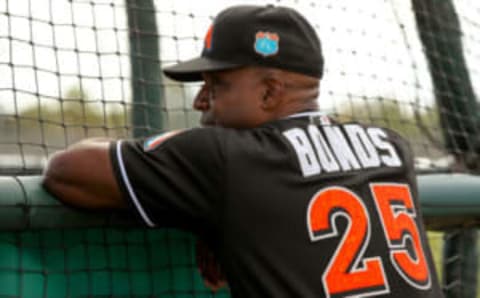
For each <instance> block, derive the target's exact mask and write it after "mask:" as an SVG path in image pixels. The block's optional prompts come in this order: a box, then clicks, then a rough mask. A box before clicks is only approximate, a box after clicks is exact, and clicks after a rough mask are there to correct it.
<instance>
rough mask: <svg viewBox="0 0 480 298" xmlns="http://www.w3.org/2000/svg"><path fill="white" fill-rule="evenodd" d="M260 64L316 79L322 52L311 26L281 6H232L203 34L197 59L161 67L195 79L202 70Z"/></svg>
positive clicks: (172, 74) (174, 74) (175, 75)
mask: <svg viewBox="0 0 480 298" xmlns="http://www.w3.org/2000/svg"><path fill="white" fill-rule="evenodd" d="M242 66H265V67H273V68H279V69H284V70H288V71H292V72H297V73H301V74H305V75H308V76H313V77H317V78H319V79H320V78H321V77H322V75H323V56H322V50H321V45H320V39H319V38H318V36H317V33H316V32H315V29H314V28H313V27H312V25H311V24H310V23H309V22H308V21H307V20H306V19H305V18H304V17H303V16H302V15H301V14H300V13H298V12H297V11H296V10H294V9H292V8H288V7H282V6H273V5H267V6H254V5H239V6H232V7H229V8H227V9H225V10H223V11H221V12H220V13H219V14H218V15H217V17H216V18H215V20H214V22H213V24H212V25H211V27H210V29H209V30H208V32H207V35H206V37H205V42H204V48H203V51H202V54H201V56H200V57H198V58H194V59H192V60H188V61H185V62H181V63H178V64H176V65H173V66H170V67H167V68H165V69H164V70H163V71H164V73H165V74H166V75H167V76H168V77H170V78H171V79H174V80H177V81H184V82H189V81H201V80H202V76H201V74H202V72H208V71H217V70H227V69H232V68H238V67H242Z"/></svg>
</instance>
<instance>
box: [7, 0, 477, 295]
mask: <svg viewBox="0 0 480 298" xmlns="http://www.w3.org/2000/svg"><path fill="white" fill-rule="evenodd" d="M248 3H251V4H267V3H271V4H275V5H284V6H290V7H294V8H296V9H297V10H299V11H300V12H301V13H302V14H304V15H305V16H306V17H307V19H309V21H311V23H312V24H314V26H315V28H316V30H317V31H318V33H319V36H320V38H321V40H322V48H323V52H324V56H325V60H326V65H325V74H324V78H323V79H322V81H321V94H320V96H319V99H318V100H319V105H320V107H321V109H322V110H323V111H325V112H326V113H328V114H329V115H331V116H332V117H334V118H336V119H338V120H340V121H360V122H363V123H374V124H378V125H381V126H386V127H389V128H392V129H394V130H396V131H398V132H399V133H401V134H402V135H403V136H405V137H406V138H407V139H408V140H409V142H410V145H411V147H412V149H413V150H414V153H415V156H416V163H417V165H416V166H417V170H418V171H419V172H445V171H447V172H452V171H455V172H469V173H476V172H478V170H479V168H480V162H479V152H480V138H479V136H480V134H479V129H480V126H479V119H480V118H479V117H480V114H479V113H480V110H479V108H478V99H477V96H476V95H477V94H479V92H480V89H479V88H480V84H479V83H480V71H479V69H478V65H480V39H479V36H480V22H479V20H480V2H478V1H475V0H444V1H435V0H411V1H405V0H390V1H385V0H365V1H349V0H325V1H323V0H322V1H302V0H291V1H290V0H277V1H260V0H258V1H247V0H243V1H227V0H215V1H208V2H205V1H187V0H175V1H174V0H168V1H166V0H162V1H160V0H158V1H153V0H91V1H87V0H0V174H1V175H4V176H5V175H38V174H41V173H42V170H43V168H44V166H45V163H46V161H47V159H48V157H49V156H51V155H52V154H53V153H54V152H55V151H57V150H61V149H64V148H66V147H67V146H68V145H70V144H73V143H75V142H77V141H78V140H80V139H83V138H89V137H111V138H138V137H143V136H148V135H152V134H156V133H159V132H162V131H164V130H169V129H175V128H183V127H195V126H198V125H199V121H198V120H199V114H198V112H196V111H193V110H192V107H191V105H192V101H193V98H194V96H195V94H196V92H197V91H198V90H199V87H200V83H190V84H181V83H178V82H174V81H171V80H169V79H167V78H166V77H164V76H163V74H162V72H161V68H162V67H164V66H167V65H171V64H174V63H176V62H178V61H182V60H186V59H188V58H191V57H194V56H196V55H198V54H199V53H200V52H201V50H202V48H203V42H204V36H205V34H206V31H207V28H208V27H209V25H210V24H211V22H212V20H213V16H215V15H216V13H217V12H219V11H220V10H221V9H223V8H225V7H226V6H230V5H233V4H248ZM305 55H308V53H305ZM107 231H108V233H107ZM71 233H72V234H71ZM89 233H93V234H89ZM112 233H113V236H112ZM115 233H118V234H115ZM169 233H170V232H169V231H167V232H159V233H157V234H156V233H150V232H145V231H125V230H115V231H111V230H94V231H91V232H89V231H85V230H81V231H68V232H66V231H64V230H59V231H54V232H51V233H50V232H45V231H39V232H35V231H30V232H22V233H18V232H16V233H4V234H2V235H0V253H1V255H4V252H8V253H9V254H11V255H12V256H14V257H12V259H9V260H4V259H2V258H0V283H1V284H8V286H7V287H3V286H2V287H0V297H64V296H69V297H73V296H75V295H77V293H80V294H79V296H82V295H83V296H92V295H93V296H94V295H106V296H108V295H120V294H119V293H120V292H121V294H122V295H131V296H132V297H133V296H135V297H138V296H142V295H144V296H145V297H150V296H155V295H161V297H200V296H201V295H209V297H212V296H214V294H213V293H211V292H210V291H208V290H206V289H205V288H204V286H203V283H202V281H201V279H200V277H199V275H198V272H196V271H194V270H193V271H192V268H193V267H194V266H195V265H194V264H193V263H194V257H193V252H192V251H191V250H190V249H191V246H192V243H193V241H194V240H193V239H192V238H190V237H189V236H185V235H183V236H182V235H180V236H178V235H177V234H174V235H177V236H178V237H179V238H181V239H183V240H182V241H184V244H182V246H181V247H185V250H186V252H185V254H186V255H187V256H190V257H187V258H186V261H185V260H182V261H179V262H176V261H172V260H173V259H174V257H172V255H171V254H168V253H166V254H162V252H158V250H157V249H156V248H155V246H156V245H158V244H159V243H163V245H165V243H167V246H168V245H169V244H168V243H171V242H172V243H173V242H177V243H178V241H180V240H178V239H177V238H175V237H177V236H172V237H173V238H172V237H170V238H168V235H169ZM71 235H76V236H75V237H73V238H72V239H71V238H69V236H71ZM165 235H167V236H165ZM109 237H113V238H109ZM115 237H117V238H115ZM165 237H166V238H165ZM168 239H170V240H172V239H173V240H172V241H170V240H168ZM439 239H440V240H441V236H439V234H435V236H434V240H433V241H434V242H433V243H435V244H434V246H435V247H434V251H436V255H437V256H438V255H439V253H438V252H439V251H440V250H441V249H442V248H441V246H442V245H441V241H440V240H439ZM152 243H153V244H152ZM142 244H144V245H143V247H144V248H142V249H140V250H138V249H139V247H140V246H142ZM437 246H438V247H437ZM145 247H146V248H145ZM75 249H78V251H74V250H75ZM173 250H175V249H173ZM76 254H82V257H81V260H78V259H77V258H76V257H75V255H76ZM32 255H33V256H34V257H32ZM132 255H135V256H137V257H138V256H140V257H139V259H136V261H131V260H130V259H129V258H130V256H132ZM112 256H116V257H112ZM119 256H123V257H119ZM117 258H120V259H122V258H123V260H124V261H123V262H126V263H122V264H116V263H115V262H116V261H112V260H113V259H115V260H117ZM156 258H167V259H165V260H160V261H159V260H157V259H156ZM168 258H170V259H168ZM84 260H86V261H84ZM108 260H111V261H110V262H109V261H108ZM82 262H83V263H82ZM162 262H163V263H162ZM174 268H176V269H174ZM184 268H187V269H188V270H190V271H188V272H189V273H186V275H187V276H186V277H181V278H180V280H182V282H179V281H178V280H179V279H178V278H179V277H178V276H180V275H182V270H183V269H184ZM137 269H138V270H137ZM113 271H114V273H112V272H113ZM191 272H194V273H191ZM473 275H474V276H475V278H476V273H475V274H473ZM156 280H162V281H163V283H162V284H161V285H160V284H157V283H156V282H155V281H156ZM4 281H5V283H4ZM25 283H29V284H31V285H36V286H37V287H35V286H30V287H26V286H25ZM51 283H53V284H56V285H57V286H52V285H51ZM58 284H64V288H61V287H60V288H58ZM122 287H124V288H122ZM158 287H160V288H158ZM27 288H28V289H27ZM52 289H55V290H52ZM119 289H124V291H123V290H119ZM25 291H31V293H30V292H28V293H27V292H25ZM52 291H53V292H52ZM115 291H120V292H115ZM122 291H123V292H122ZM38 293H41V295H38ZM74 293H75V295H74ZM125 293H127V294H125ZM199 295H200V296H199ZM222 295H228V294H227V290H224V291H221V292H220V293H219V294H217V295H216V296H215V297H220V296H222Z"/></svg>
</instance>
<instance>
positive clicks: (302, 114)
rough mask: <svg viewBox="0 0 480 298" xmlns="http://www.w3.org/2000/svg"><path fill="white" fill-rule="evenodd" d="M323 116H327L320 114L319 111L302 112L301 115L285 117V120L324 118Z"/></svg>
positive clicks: (323, 113)
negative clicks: (307, 117)
mask: <svg viewBox="0 0 480 298" xmlns="http://www.w3.org/2000/svg"><path fill="white" fill-rule="evenodd" d="M324 115H327V113H325V112H320V111H314V112H313V111H312V112H303V113H297V114H293V115H290V116H287V117H286V118H285V119H290V118H299V117H306V116H309V117H315V116H324Z"/></svg>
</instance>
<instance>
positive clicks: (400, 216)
mask: <svg viewBox="0 0 480 298" xmlns="http://www.w3.org/2000/svg"><path fill="white" fill-rule="evenodd" d="M370 189H371V191H372V193H373V197H374V198H375V203H376V206H377V211H378V214H379V216H380V218H381V220H382V224H383V230H384V232H385V237H386V238H387V242H388V245H389V247H390V259H391V261H392V263H393V265H394V267H395V268H396V270H397V271H398V272H399V273H400V275H401V276H402V277H403V278H404V279H405V280H406V281H407V282H408V283H409V284H410V285H412V286H414V287H416V288H419V289H428V288H430V273H429V270H428V265H427V261H426V259H425V254H424V251H423V246H422V242H421V240H420V235H419V232H418V227H417V224H416V223H415V220H414V218H415V216H416V214H415V208H414V206H413V201H412V196H411V194H410V188H409V187H408V185H406V184H392V183H373V184H370ZM409 243H410V245H409ZM408 247H411V248H412V249H411V251H410V252H409V250H408Z"/></svg>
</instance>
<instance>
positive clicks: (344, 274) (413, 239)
mask: <svg viewBox="0 0 480 298" xmlns="http://www.w3.org/2000/svg"><path fill="white" fill-rule="evenodd" d="M370 190H371V192H372V197H373V199H374V203H375V207H376V209H377V212H378V215H379V217H380V220H381V224H382V226H383V232H384V235H385V239H386V241H387V243H388V247H389V249H390V260H389V261H390V262H391V263H392V264H393V267H394V268H395V269H396V271H397V273H398V274H399V275H400V276H401V278H403V279H404V280H405V281H406V282H407V283H408V284H410V285H411V286H413V287H415V288H418V289H429V288H430V285H431V280H430V273H429V270H428V264H427V261H426V258H425V254H424V250H423V246H422V243H421V238H420V234H419V231H418V226H417V224H416V222H415V220H414V218H415V217H416V214H415V208H414V205H413V200H412V196H411V193H410V188H409V186H408V185H407V184H394V183H373V184H370ZM338 217H344V218H345V219H346V220H347V222H348V225H347V228H346V229H345V232H344V234H343V236H342V238H341V240H340V243H339V245H338V247H337V249H336V251H335V253H334V255H333V256H332V258H331V260H330V263H329V264H328V266H327V268H326V269H325V272H324V273H323V276H322V282H323V287H324V290H325V292H326V294H327V297H344V296H354V297H365V296H372V295H380V294H387V293H389V292H390V290H389V284H388V278H387V276H386V274H385V270H384V265H383V260H382V259H381V258H380V257H378V256H377V257H369V258H364V256H363V255H364V252H365V250H366V249H367V247H368V245H369V242H370V229H371V227H370V225H371V222H370V214H369V213H368V209H367V208H366V206H365V204H364V202H363V200H362V199H361V198H360V197H358V196H357V195H356V194H354V193H353V192H351V191H350V190H348V189H346V188H343V187H328V188H326V189H323V190H321V191H319V192H318V193H317V194H316V195H315V196H314V197H313V198H312V199H311V201H310V204H309V206H308V211H307V227H308V232H309V235H310V239H311V240H312V241H322V240H325V239H328V238H333V237H338V236H339V235H338V231H337V226H336V219H337V218H338ZM408 240H410V243H411V245H409V243H408V242H409V241H408ZM409 246H411V248H410V249H409Z"/></svg>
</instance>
